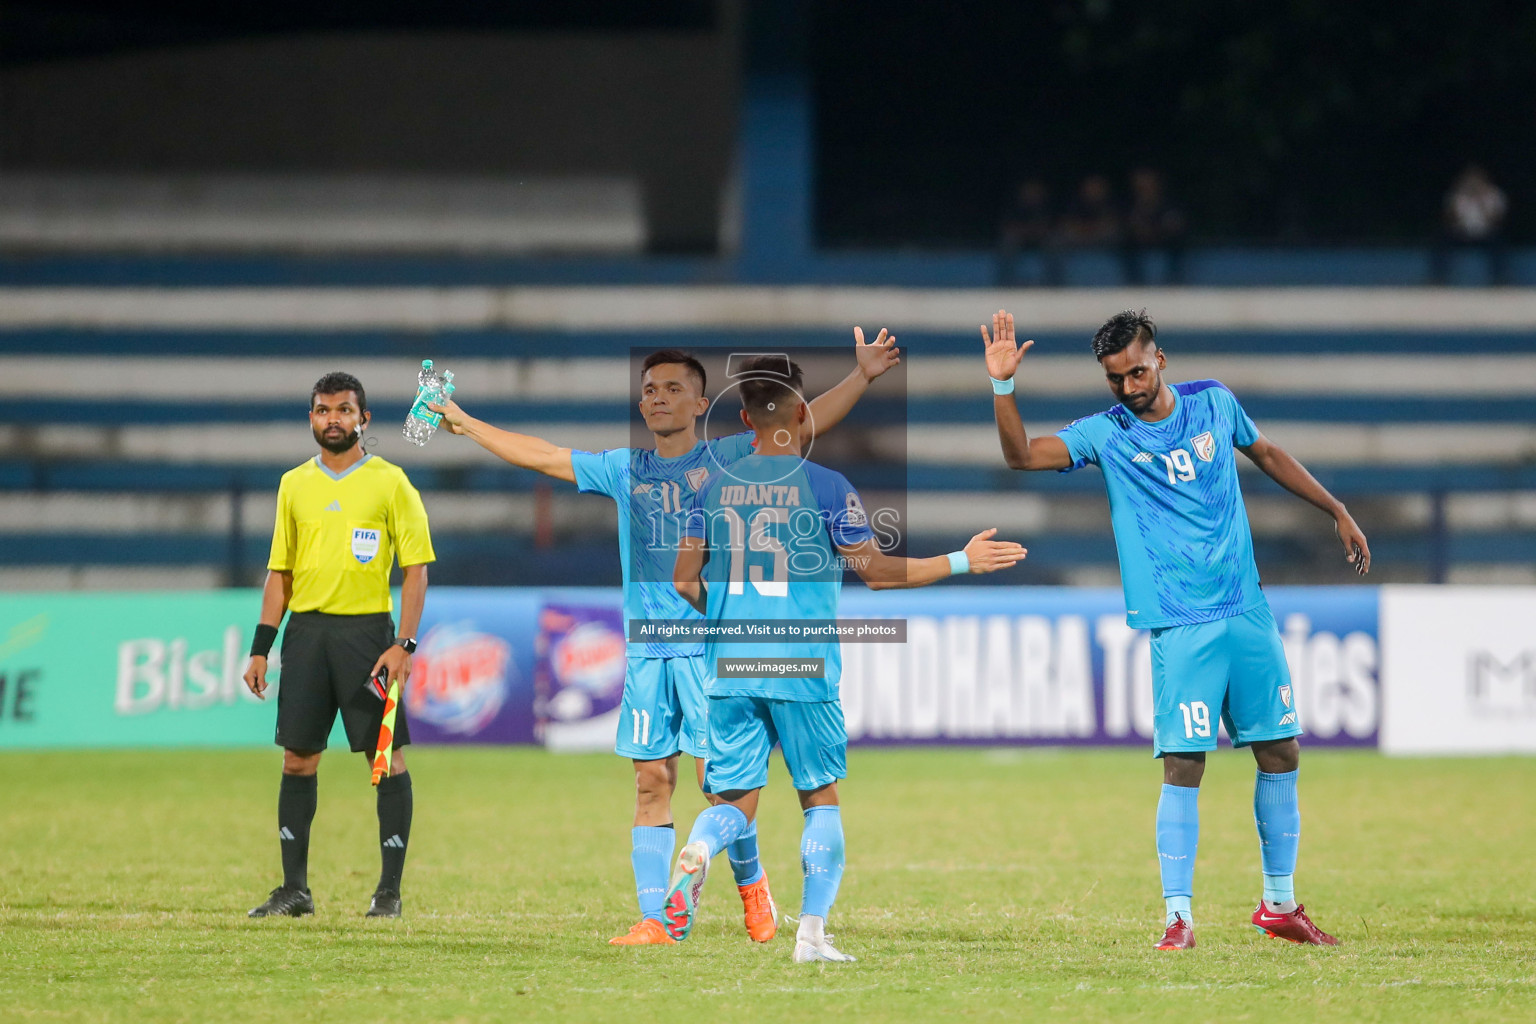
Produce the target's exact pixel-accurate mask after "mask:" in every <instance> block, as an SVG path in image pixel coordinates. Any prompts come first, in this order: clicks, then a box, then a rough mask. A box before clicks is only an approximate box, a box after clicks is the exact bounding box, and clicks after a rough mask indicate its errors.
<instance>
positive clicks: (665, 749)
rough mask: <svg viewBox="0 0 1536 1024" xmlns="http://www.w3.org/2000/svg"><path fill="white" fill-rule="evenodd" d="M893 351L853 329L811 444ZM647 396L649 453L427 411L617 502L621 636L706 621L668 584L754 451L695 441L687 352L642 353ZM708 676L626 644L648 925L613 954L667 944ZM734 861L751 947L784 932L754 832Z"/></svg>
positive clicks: (739, 442) (516, 458) (663, 648)
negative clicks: (681, 825)
mask: <svg viewBox="0 0 1536 1024" xmlns="http://www.w3.org/2000/svg"><path fill="white" fill-rule="evenodd" d="M895 342H896V338H895V336H894V335H887V333H886V332H885V331H883V330H882V331H881V332H880V334H879V336H878V337H876V338H875V340H874V341H873V342H869V343H867V344H866V343H865V341H864V332H863V331H862V330H861V329H859V328H857V327H855V328H854V345H855V356H856V357H857V361H858V366H857V368H856V369H854V370H853V371H851V372H850V373H849V374H848V376H847V377H846V378H844V379H843V380H842V381H841V382H840V383H839V384H837V385H836V386H835V387H833V388H831V389H830V390H828V391H827V392H826V393H825V394H822V395H820V396H819V397H817V398H816V400H815V401H814V402H812V403H811V408H810V416H809V417H808V419H807V422H806V423H805V424H804V426H803V431H804V436H803V439H804V440H806V441H809V440H811V439H812V438H814V437H815V436H816V435H817V434H820V433H823V432H825V431H826V430H827V429H829V428H830V427H832V426H834V425H835V424H837V423H838V422H839V421H840V420H841V419H842V418H843V417H844V416H846V415H847V413H848V411H849V410H850V409H852V408H853V406H854V404H855V403H856V402H857V401H858V400H859V398H860V397H861V396H862V395H863V394H864V390H865V388H867V387H868V386H869V383H870V381H872V380H874V379H875V378H876V377H879V376H880V375H881V374H883V373H884V372H885V371H886V370H888V369H890V368H891V367H892V366H894V365H896V364H897V363H899V362H900V361H901V359H900V350H899V349H897V348H896V344H895ZM640 390H641V394H640V402H639V405H640V414H641V416H642V417H643V418H644V419H645V425H646V427H647V428H648V429H649V430H650V431H651V435H652V437H653V438H654V440H655V448H654V449H651V448H614V449H610V450H608V451H603V452H583V451H572V450H571V449H570V448H562V447H560V446H558V445H555V444H553V443H551V442H549V441H545V440H543V439H542V438H538V437H531V436H529V435H527V434H517V433H513V432H511V431H507V430H500V429H498V428H496V427H493V426H490V425H489V424H487V423H484V422H482V421H480V420H477V419H475V418H474V417H472V416H469V415H467V414H465V412H464V411H463V410H462V409H460V408H459V407H458V406H457V405H456V404H454V403H453V402H449V403H447V404H446V405H443V406H433V407H432V408H433V409H434V410H436V411H438V412H441V413H443V422H444V424H445V425H446V426H447V427H448V429H449V430H450V431H452V432H453V433H455V434H463V435H465V436H467V437H470V438H472V439H474V440H475V441H476V442H477V443H478V444H479V445H480V446H481V447H483V448H485V449H486V450H487V451H489V452H491V453H492V454H494V455H497V456H499V457H500V458H502V459H504V460H505V461H507V462H510V463H511V464H512V465H514V466H520V467H522V468H524V469H532V470H536V471H538V472H540V473H543V474H545V475H546V476H550V477H554V478H555V479H557V480H565V481H568V482H571V483H574V484H576V485H577V487H578V488H579V489H580V490H581V491H583V492H588V493H598V494H604V495H606V496H608V497H610V498H612V499H613V500H614V501H615V502H616V503H617V504H618V506H619V520H618V522H619V558H620V562H621V565H622V568H623V574H624V610H623V614H624V621H625V631H626V634H627V633H628V630H629V624H630V622H631V621H632V620H635V619H684V618H697V617H698V614H697V613H696V612H695V611H694V610H693V609H692V608H691V607H689V606H688V604H687V603H686V602H685V601H683V600H682V599H681V598H679V597H678V596H677V592H676V591H675V590H674V589H673V587H672V582H671V581H672V565H673V561H674V559H675V558H676V554H677V541H678V537H679V532H680V524H681V521H682V519H683V516H684V512H685V510H686V509H687V508H688V507H690V506H691V505H692V503H693V496H694V491H695V490H696V489H697V488H698V486H699V485H700V484H702V483H703V482H704V479H705V478H706V477H707V476H708V475H709V474H710V473H712V472H714V471H715V470H717V469H719V468H720V467H721V466H726V465H729V464H731V463H732V462H735V461H736V460H738V459H740V458H742V457H743V456H745V455H747V454H748V453H749V452H750V451H751V442H752V437H751V435H750V434H747V433H738V434H734V435H730V436H727V437H721V438H716V439H714V440H711V441H702V440H700V439H699V436H698V433H697V429H696V424H697V421H698V418H699V417H700V416H702V415H703V414H704V412H705V410H706V409H707V408H708V407H709V400H708V399H707V398H706V397H705V374H704V367H703V365H702V364H701V363H700V362H699V361H698V360H697V359H695V358H694V357H693V356H691V355H689V354H688V353H686V352H680V351H678V350H676V349H664V350H661V351H658V352H653V353H651V354H650V355H649V356H647V357H646V359H645V360H644V363H643V364H642V366H641V376H640ZM706 680H707V673H706V671H705V663H704V658H703V647H702V645H700V644H697V643H641V642H631V643H630V644H629V659H628V664H627V666H626V670H625V675H624V695H623V700H622V703H621V705H620V708H619V727H618V735H617V737H616V742H615V745H614V749H615V751H616V752H617V753H618V754H620V755H621V756H623V757H627V758H630V759H631V760H632V761H633V762H634V767H635V791H636V801H635V818H634V827H633V829H632V831H631V836H630V838H631V852H630V863H631V866H632V867H633V869H634V875H635V893H636V898H637V900H638V902H639V904H640V915H641V916H640V921H639V922H638V923H636V924H635V925H634V927H632V928H631V929H630V930H629V932H628V933H627V934H625V935H620V936H617V937H615V938H614V939H613V940H611V941H612V942H613V944H615V945H648V944H667V943H670V942H672V941H673V940H672V939H671V938H670V937H668V935H667V933H666V930H665V929H664V928H663V927H662V924H661V921H662V901H663V899H664V898H665V896H666V891H667V871H668V868H669V866H670V864H671V862H672V850H673V847H674V845H675V830H674V828H673V824H672V794H673V792H674V790H675V789H676V788H677V760H678V753H679V751H687V752H688V753H689V754H692V755H693V756H694V757H695V759H701V758H702V757H703V756H704V734H705V726H704V720H703V715H704V686H705V683H706ZM697 771H698V778H699V785H700V786H701V787H702V786H703V783H704V764H703V761H702V760H698V761H697ZM711 799H712V798H711ZM730 853H731V866H732V870H733V871H734V872H735V873H736V877H737V881H738V885H739V886H740V890H741V898H742V905H743V907H744V910H745V916H746V925H747V932H748V934H749V935H751V936H752V938H753V939H754V940H756V941H758V942H767V941H768V940H769V939H771V938H773V935H774V933H775V931H776V930H777V927H778V911H777V907H776V906H775V905H774V902H773V896H772V894H771V892H770V890H769V888H768V880H767V876H766V875H765V874H764V873H763V871H762V867H761V865H760V864H759V862H758V854H757V833H756V830H753V831H752V832H751V833H750V834H748V835H745V836H743V837H741V839H740V840H739V841H738V842H737V843H736V844H734V845H733V846H732V847H731V851H730Z"/></svg>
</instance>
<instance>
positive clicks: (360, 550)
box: [352, 526, 379, 565]
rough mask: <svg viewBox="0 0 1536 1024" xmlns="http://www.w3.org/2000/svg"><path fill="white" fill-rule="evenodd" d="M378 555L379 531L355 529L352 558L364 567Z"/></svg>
mask: <svg viewBox="0 0 1536 1024" xmlns="http://www.w3.org/2000/svg"><path fill="white" fill-rule="evenodd" d="M378 553H379V531H378V530H370V529H368V528H366V527H362V526H359V527H355V528H354V529H353V530H352V557H353V558H355V559H357V560H358V561H359V562H360V563H362V564H363V565H367V564H368V563H369V562H371V561H373V556H374V555H377V554H378Z"/></svg>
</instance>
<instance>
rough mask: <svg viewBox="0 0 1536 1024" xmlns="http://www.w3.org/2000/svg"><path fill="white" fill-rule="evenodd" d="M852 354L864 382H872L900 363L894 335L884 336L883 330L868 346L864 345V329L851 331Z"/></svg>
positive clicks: (858, 328)
mask: <svg viewBox="0 0 1536 1024" xmlns="http://www.w3.org/2000/svg"><path fill="white" fill-rule="evenodd" d="M853 354H854V357H855V358H856V359H858V361H859V372H860V373H862V374H863V375H864V379H865V380H874V379H875V378H876V377H878V376H880V375H881V374H882V373H884V372H885V371H886V370H889V369H890V368H891V367H893V366H895V365H896V364H897V363H899V362H901V349H899V348H897V347H896V335H894V334H892V335H890V336H889V337H887V336H886V333H885V328H884V327H882V328H880V333H879V335H878V336H876V338H875V340H874V341H872V342H870V343H869V344H867V345H866V344H865V343H864V328H862V327H855V328H854V329H853Z"/></svg>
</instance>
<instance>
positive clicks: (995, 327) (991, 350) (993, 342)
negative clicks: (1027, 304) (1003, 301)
mask: <svg viewBox="0 0 1536 1024" xmlns="http://www.w3.org/2000/svg"><path fill="white" fill-rule="evenodd" d="M981 341H982V344H983V345H985V346H986V350H987V373H988V374H989V375H990V376H992V377H994V378H996V379H997V380H1008V379H1009V378H1011V377H1012V376H1013V374H1014V371H1016V370H1017V369H1018V368H1019V360H1021V359H1023V358H1024V353H1025V352H1028V351H1029V350H1030V348H1031V347H1032V346H1033V345H1034V344H1035V343H1034V342H1033V341H1026V342H1025V343H1024V344H1022V345H1018V346H1015V344H1014V337H1013V314H1012V313H1010V312H1008V311H1007V310H1005V309H1000V310H998V311H997V312H996V313H993V314H992V333H991V334H988V333H987V325H986V324H982V325H981Z"/></svg>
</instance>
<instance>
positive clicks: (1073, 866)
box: [0, 748, 1536, 1024]
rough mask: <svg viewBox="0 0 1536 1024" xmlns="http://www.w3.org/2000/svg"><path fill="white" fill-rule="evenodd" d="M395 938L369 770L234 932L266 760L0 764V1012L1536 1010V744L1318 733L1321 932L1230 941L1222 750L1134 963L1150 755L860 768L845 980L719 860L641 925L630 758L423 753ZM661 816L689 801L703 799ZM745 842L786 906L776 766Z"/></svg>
mask: <svg viewBox="0 0 1536 1024" xmlns="http://www.w3.org/2000/svg"><path fill="white" fill-rule="evenodd" d="M410 759H411V766H412V771H413V776H414V778H415V792H416V820H415V827H414V834H413V836H412V843H411V854H410V860H409V863H408V865H407V869H406V885H405V912H406V916H405V918H404V919H403V920H401V921H370V920H365V919H364V918H363V917H362V913H363V911H364V910H365V909H366V907H367V903H368V897H369V895H370V893H371V892H372V889H373V884H374V882H375V880H376V876H377V871H378V846H377V842H378V839H377V833H376V824H375V819H374V814H373V795H372V791H371V790H370V789H369V786H368V783H367V769H366V766H365V764H364V761H363V758H362V757H360V756H356V755H346V754H341V753H335V752H333V753H331V754H329V755H327V762H326V763H325V764H324V765H322V768H321V781H320V810H319V813H318V815H317V816H316V820H315V828H314V834H313V838H312V843H311V866H310V884H311V886H312V888H313V890H314V893H315V898H316V903H317V906H318V913H317V915H316V916H315V917H313V918H305V919H301V920H287V919H285V920H269V921H251V920H247V919H246V917H245V911H246V910H247V909H248V908H249V907H251V906H253V905H255V904H256V903H258V902H260V900H261V899H262V898H264V896H265V895H266V892H267V890H268V889H269V888H271V887H272V886H273V885H275V884H277V881H278V880H279V871H278V849H277V839H276V836H275V832H276V824H275V815H276V800H277V777H278V776H277V773H278V754H277V753H276V751H270V752H264V751H241V752H218V753H214V752H205V751H187V752H166V753H138V752H134V753H97V752H93V753H68V754H54V753H50V754H15V753H12V754H6V755H3V756H0V769H3V772H4V778H5V795H4V797H3V799H0V1019H4V1020H7V1021H11V1020H20V1021H132V1020H177V1021H219V1020H239V1021H274V1022H278V1021H281V1022H290V1021H302V1020H324V1021H326V1022H327V1024H346V1022H352V1021H356V1022H360V1024H361V1022H367V1024H377V1022H380V1021H391V1022H415V1021H448V1020H465V1021H478V1020H511V1019H533V1020H538V1019H555V1020H593V1021H606V1020H613V1021H640V1020H661V1019H670V1020H697V1021H705V1020H723V1021H781V1020H796V1021H798V1020H806V1021H812V1020H814V1021H820V1022H825V1021H842V1020H923V1019H932V1018H936V1017H939V1016H941V1015H945V1016H953V1017H960V1018H965V1019H971V1020H1010V1021H1016V1020H1019V1019H1032V1018H1033V1017H1035V1016H1036V1015H1040V1016H1042V1017H1048V1018H1049V1019H1051V1020H1116V1021H1121V1020H1158V1021H1161V1020H1166V1021H1177V1022H1181V1024H1185V1022H1190V1021H1200V1020H1220V1021H1223V1022H1229V1021H1241V1020H1253V1021H1265V1022H1272V1021H1277V1020H1278V1021H1307V1020H1321V1019H1328V1020H1349V1021H1355V1020H1361V1021H1406V1020H1412V1021H1425V1020H1448V1019H1453V1018H1454V1019H1456V1020H1458V1021H1491V1020H1509V1021H1516V1020H1519V1021H1529V1020H1532V1019H1536V857H1533V856H1532V852H1531V851H1532V850H1533V849H1536V816H1533V811H1536V796H1533V794H1536V760H1520V759H1488V760H1444V759H1437V760H1387V759H1384V758H1381V757H1379V756H1378V755H1375V754H1368V753H1321V752H1306V753H1305V754H1304V755H1303V762H1302V815H1303V823H1304V824H1303V831H1304V836H1303V841H1302V851H1301V865H1300V871H1299V874H1298V877H1297V881H1298V892H1299V894H1300V896H1301V897H1302V899H1303V901H1304V902H1305V903H1306V904H1307V905H1308V910H1309V912H1311V913H1312V914H1313V917H1314V919H1315V920H1316V921H1317V922H1318V923H1319V924H1321V925H1322V926H1323V927H1324V928H1325V929H1327V930H1329V931H1332V932H1334V933H1335V934H1337V935H1339V936H1340V938H1341V939H1342V941H1343V943H1344V945H1342V946H1341V947H1339V948H1337V949H1331V950H1330V949H1315V948H1302V947H1297V946H1292V945H1290V944H1287V943H1281V942H1278V941H1275V940H1271V939H1266V938H1263V937H1261V936H1259V935H1258V934H1257V933H1255V932H1254V931H1252V930H1251V928H1250V927H1249V925H1248V924H1247V919H1248V915H1249V913H1250V912H1251V911H1252V909H1253V905H1254V903H1255V901H1256V899H1257V897H1258V892H1259V866H1258V852H1257V840H1256V838H1255V835H1254V830H1253V821H1252V810H1251V793H1252V778H1253V772H1252V759H1251V758H1249V757H1248V756H1247V755H1246V754H1244V753H1233V752H1231V751H1223V752H1221V753H1220V754H1218V755H1216V756H1214V757H1213V758H1212V759H1211V762H1210V765H1209V768H1208V770H1207V773H1206V785H1205V791H1204V794H1203V796H1202V799H1201V803H1202V809H1201V815H1202V817H1201V825H1202V829H1201V837H1200V838H1201V842H1200V864H1199V868H1198V870H1197V872H1196V901H1195V920H1196V927H1197V934H1198V936H1199V941H1200V947H1199V948H1198V949H1197V950H1195V951H1194V952H1192V953H1185V954H1166V953H1156V952H1154V951H1153V950H1152V949H1151V943H1152V941H1153V939H1154V938H1155V937H1156V936H1157V935H1158V934H1159V932H1160V930H1161V923H1162V901H1161V899H1160V898H1159V891H1158V881H1157V858H1156V854H1155V852H1154V849H1153V835H1152V832H1153V827H1152V825H1153V822H1152V819H1153V809H1154V805H1155V802H1156V800H1157V792H1158V784H1159V773H1158V769H1157V766H1156V765H1155V763H1154V762H1153V761H1152V760H1151V758H1150V757H1148V756H1147V754H1146V753H1145V752H1142V751H1137V752H1130V751H1114V752H1104V751H1095V752H1066V751H1049V750H1047V751H1029V752H1017V751H983V750H974V751H970V750H967V751H922V752H917V751H877V752H870V751H855V752H854V753H853V755H852V757H851V764H850V768H851V770H852V773H853V778H852V779H851V780H850V781H849V782H848V783H847V784H846V788H845V790H844V801H845V807H844V821H845V826H846V829H847V834H848V850H849V861H848V870H847V874H846V876H845V878H844V882H843V888H842V894H841V896H840V898H839V901H838V906H837V908H836V909H835V910H834V912H833V918H832V922H831V925H832V931H833V932H834V933H835V934H836V935H837V938H838V944H839V946H840V947H841V948H843V949H844V950H845V951H847V952H850V953H853V954H854V955H856V956H858V957H859V958H860V960H859V962H858V963H857V964H850V965H843V966H836V965H828V966H797V965H795V964H791V963H790V962H789V953H790V949H791V940H792V936H793V927H792V926H788V927H786V928H784V929H783V930H782V931H781V933H780V937H779V938H778V939H777V940H775V941H774V942H773V943H772V944H770V945H768V946H766V947H764V946H755V945H753V944H752V943H751V942H749V941H748V940H747V938H746V936H745V934H744V932H743V930H742V927H741V921H740V904H739V901H738V900H737V898H736V894H735V891H734V887H733V886H732V885H731V879H730V871H729V868H728V867H727V866H726V865H725V863H724V860H723V859H722V860H721V861H720V862H719V863H718V864H717V865H716V872H715V874H714V875H713V876H712V879H711V881H710V883H709V888H708V890H707V892H706V896H705V903H704V906H703V908H702V910H701V917H700V921H699V924H698V926H697V927H696V929H695V932H694V936H693V938H691V939H690V940H689V941H688V942H687V943H684V944H683V945H681V946H677V947H670V948H654V947H653V948H641V949H616V948H611V947H609V946H607V945H606V944H605V941H606V940H607V939H608V938H609V936H611V935H614V934H617V933H619V932H621V931H623V930H624V929H625V928H627V926H628V925H629V924H631V923H632V920H633V918H634V917H635V916H636V914H635V907H634V889H633V885H632V883H631V881H630V870H629V822H630V814H631V809H632V804H631V791H632V789H631V787H632V776H631V772H630V769H629V766H628V763H627V762H625V761H622V760H620V759H619V758H616V757H612V756H591V757H574V756H554V755H549V754H546V753H543V752H541V751H532V750H493V749H462V750H461V749H445V748H422V749H413V750H412V751H411V753H410ZM680 791H681V793H682V795H681V796H680V798H679V799H678V801H677V804H676V810H677V814H678V817H679V819H680V825H681V827H682V829H683V830H686V828H687V825H688V823H690V822H691V821H692V818H693V816H694V814H695V813H696V812H697V811H698V810H699V809H700V808H701V807H702V802H701V800H700V798H699V797H698V794H697V793H696V792H695V791H693V789H692V785H691V783H688V784H687V785H685V786H684V787H680ZM760 831H761V842H762V851H763V860H764V862H765V865H766V867H767V869H768V872H769V877H770V878H771V879H772V880H773V882H774V888H775V891H776V893H777V896H778V899H779V902H780V904H781V905H782V906H783V907H784V908H785V909H787V910H790V911H791V912H793V911H795V910H796V909H797V906H798V902H799V865H798V844H799V835H800V816H799V813H798V809H797V807H796V806H795V803H794V797H793V793H792V792H791V791H790V789H789V787H788V785H787V780H786V778H785V777H784V775H783V773H782V771H779V772H778V773H777V774H776V775H775V776H774V780H773V782H772V783H771V784H770V789H769V791H768V792H767V793H766V794H765V799H764V810H763V814H762V819H761V826H760Z"/></svg>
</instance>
